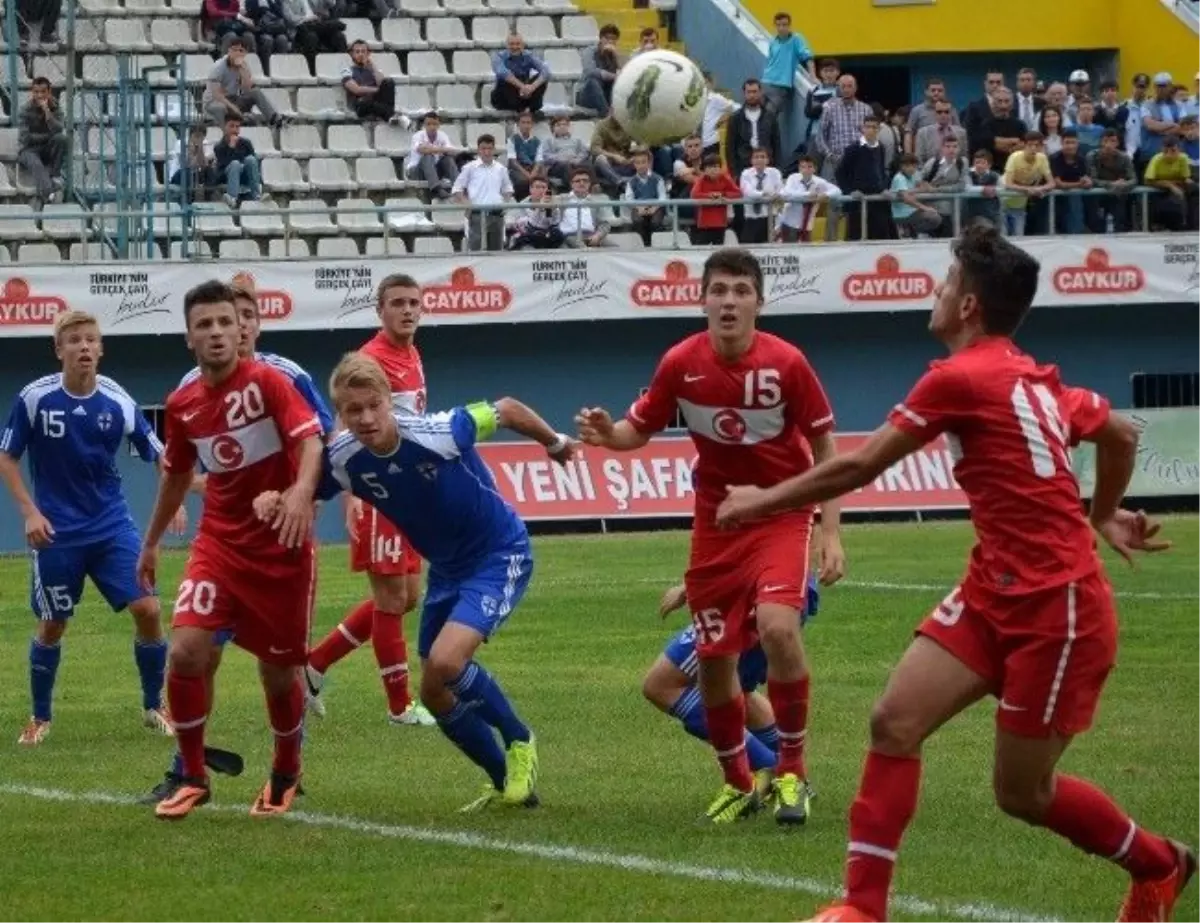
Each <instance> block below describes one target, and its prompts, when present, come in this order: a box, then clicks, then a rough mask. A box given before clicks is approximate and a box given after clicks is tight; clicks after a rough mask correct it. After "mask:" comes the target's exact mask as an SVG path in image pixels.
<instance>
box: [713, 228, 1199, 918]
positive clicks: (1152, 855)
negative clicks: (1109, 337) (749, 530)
mask: <svg viewBox="0 0 1200 923" xmlns="http://www.w3.org/2000/svg"><path fill="white" fill-rule="evenodd" d="M1038 273H1039V266H1038V263H1037V261H1036V260H1034V259H1033V258H1032V257H1030V256H1029V255H1028V254H1026V253H1025V252H1024V251H1022V250H1021V249H1019V248H1018V247H1016V246H1014V245H1013V244H1011V243H1009V242H1008V241H1007V240H1005V238H1004V237H1002V236H1001V235H1000V234H999V232H998V231H996V230H995V229H993V228H990V227H986V228H972V229H970V230H969V231H967V233H966V234H965V235H964V237H963V238H962V240H960V241H958V242H956V243H955V244H954V262H953V265H952V266H951V268H950V271H949V273H948V274H947V276H946V279H945V281H944V282H943V283H942V284H941V285H940V286H939V287H938V290H937V292H936V298H937V301H936V303H935V305H934V308H933V315H932V317H931V319H930V323H929V327H930V330H931V331H932V332H933V334H934V336H936V337H937V338H938V339H940V340H941V341H942V342H943V343H945V344H946V346H947V348H948V349H949V351H950V358H948V359H944V360H940V361H937V362H934V363H932V365H931V366H930V369H929V371H928V372H926V373H925V374H924V375H923V376H922V377H921V379H920V380H919V381H918V382H917V384H916V385H915V386H914V387H913V389H912V391H911V392H910V393H909V395H908V397H907V398H905V400H904V402H903V403H902V404H897V405H896V407H895V409H893V410H892V412H891V413H890V414H889V415H888V419H887V422H886V423H885V424H884V425H883V426H882V427H881V428H880V429H879V430H877V431H876V433H875V435H874V436H872V437H871V439H870V440H868V441H867V442H866V443H865V444H864V445H863V446H862V447H860V448H859V449H857V450H856V451H854V452H851V453H849V454H847V455H843V456H840V457H838V458H835V459H833V460H831V461H829V462H827V463H825V464H821V465H818V466H817V467H815V468H814V469H812V470H811V471H808V472H806V473H805V474H803V475H801V476H799V477H796V478H792V479H790V480H787V481H785V482H783V483H781V484H777V485H775V486H774V487H769V488H767V489H765V490H764V489H762V488H761V487H758V486H746V487H735V488H731V489H730V491H729V496H728V498H727V499H726V500H725V501H724V502H723V503H722V504H721V508H720V510H719V511H718V514H717V518H718V520H719V521H720V522H721V523H723V524H734V523H739V522H744V521H747V520H748V519H752V518H753V517H756V516H762V515H768V514H775V515H777V514H778V512H779V511H783V510H788V509H797V508H804V507H807V506H808V505H809V504H812V503H818V502H820V501H822V500H824V499H826V498H829V497H838V496H841V495H843V494H846V493H848V492H850V491H852V490H855V489H856V488H858V487H862V486H864V485H866V484H869V483H870V482H871V481H872V480H874V479H875V478H876V477H878V476H879V475H880V474H882V473H883V472H884V471H885V470H887V468H888V467H890V466H891V465H893V464H895V463H897V462H898V461H900V460H901V459H902V458H904V457H905V456H906V455H909V454H910V453H912V452H915V451H916V450H917V449H919V448H920V447H921V446H922V445H924V444H926V443H928V442H929V441H931V440H932V439H935V438H937V436H939V435H940V434H942V433H945V434H946V435H947V438H948V439H949V440H950V446H951V452H952V453H954V456H955V458H956V462H955V468H954V474H955V477H956V478H957V479H958V482H959V484H961V485H962V488H963V490H964V491H965V492H966V494H967V498H968V500H969V501H970V505H971V519H972V521H973V522H974V524H975V531H976V535H977V539H978V540H977V542H976V545H975V547H974V549H972V551H971V556H970V560H969V563H968V565H967V573H966V577H965V578H964V579H963V582H962V583H961V584H960V585H959V586H958V587H957V588H956V589H955V590H954V591H953V592H952V593H950V595H949V596H947V597H946V599H945V600H944V601H943V602H942V603H941V604H940V605H939V606H938V607H937V608H936V609H935V610H934V611H933V613H932V614H931V615H930V616H929V617H928V618H927V619H926V620H925V621H924V622H923V623H922V624H921V626H920V628H919V629H918V631H917V637H916V639H915V640H914V641H913V642H912V644H911V645H910V647H909V649H908V651H907V652H906V653H905V655H904V656H903V657H902V658H901V660H900V663H899V665H898V666H897V667H896V669H895V670H894V671H893V672H892V675H891V677H890V679H889V680H888V684H887V688H886V689H885V690H884V693H883V696H882V697H881V698H880V699H879V701H878V702H876V704H875V708H874V710H873V711H872V713H871V722H870V736H871V743H870V750H869V752H868V753H867V760H866V765H865V767H864V769H863V776H862V781H861V783H860V785H859V790H858V797H857V798H856V799H855V801H854V804H853V806H852V807H851V809H850V846H849V856H848V859H847V862H846V895H845V900H844V902H843V903H840V904H838V905H835V906H834V907H832V908H829V909H828V910H826V911H824V912H823V913H822V914H821V915H819V916H818V917H816V919H818V920H848V921H853V920H857V921H863V920H883V919H886V913H887V897H888V888H889V886H890V884H891V879H892V870H893V866H894V864H895V861H896V852H897V850H898V849H899V847H900V840H901V838H902V836H903V835H904V830H905V828H906V827H907V826H908V823H909V821H910V820H911V819H912V816H913V814H914V813H915V812H916V808H917V790H918V786H919V784H920V776H921V745H922V743H923V742H924V740H925V739H926V738H927V737H929V736H930V735H931V734H932V733H933V732H934V731H936V730H937V729H938V728H939V727H941V725H943V724H944V723H945V722H947V721H949V720H950V719H951V718H953V717H954V716H955V715H957V714H958V713H959V712H960V711H962V710H963V709H964V708H966V707H968V706H969V705H971V704H972V703H974V702H976V701H978V700H979V699H981V698H982V697H983V696H985V695H988V694H991V695H994V696H996V697H997V698H998V699H999V708H998V710H997V712H996V747H995V767H994V771H993V785H994V787H995V792H996V801H997V803H998V804H999V806H1000V808H1001V810H1003V811H1004V812H1005V813H1007V814H1010V815H1012V816H1013V817H1016V818H1019V819H1020V820H1023V821H1025V822H1026V823H1029V824H1033V825H1036V826H1042V827H1047V828H1049V829H1050V830H1053V831H1054V832H1055V833H1057V834H1059V835H1060V836H1063V837H1065V838H1066V839H1068V840H1070V841H1071V842H1072V843H1074V844H1075V845H1076V846H1077V847H1079V848H1080V849H1082V850H1084V851H1085V852H1088V853H1092V854H1093V855H1097V856H1103V857H1105V858H1107V859H1109V860H1110V861H1112V862H1115V863H1117V864H1118V865H1120V866H1122V867H1123V868H1125V869H1126V870H1127V871H1128V872H1129V873H1130V875H1131V876H1132V879H1133V883H1132V885H1131V887H1130V890H1129V894H1128V896H1127V897H1126V900H1125V904H1124V906H1123V907H1122V909H1121V915H1120V919H1121V920H1166V919H1169V917H1170V911H1171V909H1172V907H1173V906H1174V904H1175V900H1176V897H1177V896H1178V894H1179V892H1180V891H1181V890H1182V889H1183V887H1184V885H1185V884H1186V883H1187V881H1188V879H1189V878H1190V877H1191V876H1192V874H1193V872H1194V871H1195V867H1196V859H1195V856H1194V854H1193V853H1192V851H1191V850H1190V849H1188V848H1187V847H1185V846H1183V845H1182V844H1180V843H1177V842H1174V841H1172V840H1167V839H1164V838H1163V837H1160V836H1157V835H1155V834H1152V833H1149V832H1147V831H1145V830H1143V829H1141V828H1140V827H1139V826H1138V825H1137V824H1135V823H1134V822H1133V821H1132V820H1130V818H1129V816H1128V815H1127V814H1125V812H1124V811H1122V810H1121V808H1119V807H1118V806H1117V805H1116V804H1115V803H1114V802H1113V801H1112V799H1111V798H1109V796H1108V795H1106V794H1105V793H1104V792H1102V791H1101V790H1100V789H1098V788H1096V787H1095V786H1093V785H1091V784H1090V783H1088V782H1085V781H1083V780H1082V779H1079V778H1076V777H1074V776H1068V775H1065V774H1062V773H1059V772H1057V771H1056V768H1055V767H1056V766H1057V764H1058V761H1059V759H1060V757H1061V756H1062V755H1063V752H1064V751H1065V750H1066V748H1067V746H1068V745H1069V744H1070V742H1071V739H1072V738H1073V737H1074V735H1076V734H1079V733H1080V732H1082V731H1084V730H1086V729H1087V728H1088V726H1089V725H1090V724H1091V721H1092V716H1093V714H1094V712H1095V710H1096V705H1097V702H1098V700H1099V698H1100V690H1101V688H1102V687H1103V685H1104V681H1105V679H1106V678H1107V677H1108V673H1109V670H1110V669H1112V666H1113V662H1114V658H1115V654H1116V649H1117V621H1116V614H1115V609H1114V605H1113V595H1112V589H1111V588H1110V586H1109V584H1108V580H1107V578H1106V577H1105V574H1104V568H1103V565H1102V564H1101V562H1100V558H1099V556H1098V555H1097V553H1096V541H1095V538H1094V536H1093V534H1092V530H1093V528H1094V529H1095V531H1096V532H1099V533H1100V535H1101V536H1102V537H1103V538H1104V540H1105V541H1106V542H1108V544H1109V545H1111V546H1112V547H1113V548H1114V549H1116V551H1117V552H1118V553H1120V554H1121V555H1122V556H1123V557H1124V558H1126V559H1127V560H1129V561H1130V562H1132V554H1133V552H1135V551H1161V550H1163V549H1165V548H1167V547H1169V543H1168V542H1164V541H1160V540H1158V539H1156V538H1155V537H1154V536H1155V535H1156V533H1157V532H1158V528H1159V527H1158V526H1157V525H1156V524H1153V523H1151V522H1150V521H1149V520H1147V519H1146V517H1145V514H1144V513H1131V512H1128V511H1126V510H1122V509H1121V508H1120V503H1121V499H1122V497H1123V495H1124V492H1125V489H1126V487H1127V486H1128V484H1129V478H1130V475H1131V473H1132V471H1133V464H1134V459H1135V456H1136V452H1137V442H1138V433H1137V430H1136V429H1135V428H1134V427H1133V425H1132V424H1131V423H1130V422H1129V421H1127V420H1125V419H1123V418H1122V417H1120V416H1118V415H1116V414H1113V413H1112V412H1111V411H1110V410H1109V404H1108V401H1107V400H1105V399H1104V398H1102V397H1100V396H1099V395H1097V394H1094V393H1092V392H1091V391H1087V390H1084V389H1082V388H1073V387H1069V386H1067V385H1064V384H1063V383H1062V381H1061V380H1060V378H1059V373H1058V369H1057V368H1055V367H1054V366H1043V365H1038V364H1037V363H1036V362H1035V361H1034V360H1033V359H1032V358H1030V357H1029V356H1027V355H1025V354H1024V353H1022V352H1021V351H1020V350H1019V349H1017V347H1016V346H1014V345H1013V342H1012V339H1011V337H1012V335H1013V333H1015V331H1016V330H1017V327H1018V326H1019V325H1020V323H1021V321H1022V320H1023V319H1024V317H1025V315H1026V314H1027V313H1028V311H1029V308H1030V306H1031V305H1032V304H1033V298H1034V295H1035V293H1036V292H1037V283H1038ZM1080 440H1086V441H1088V442H1094V443H1095V444H1096V487H1095V493H1094V495H1093V497H1092V504H1091V522H1090V524H1089V521H1088V518H1087V517H1086V516H1085V515H1084V513H1083V507H1082V503H1081V501H1080V497H1079V485H1078V483H1077V482H1076V480H1075V475H1074V474H1073V473H1072V470H1071V463H1070V459H1069V455H1068V450H1069V447H1070V446H1073V445H1075V444H1077V443H1078V442H1079V441H1080Z"/></svg>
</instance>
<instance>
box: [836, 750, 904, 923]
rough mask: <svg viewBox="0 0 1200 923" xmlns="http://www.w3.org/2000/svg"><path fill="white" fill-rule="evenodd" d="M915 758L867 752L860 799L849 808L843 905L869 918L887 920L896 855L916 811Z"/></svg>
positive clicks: (860, 783) (859, 787) (860, 786)
mask: <svg viewBox="0 0 1200 923" xmlns="http://www.w3.org/2000/svg"><path fill="white" fill-rule="evenodd" d="M920 790H921V760H920V758H919V757H904V756H885V755H884V754H882V753H875V752H873V751H871V752H868V753H867V761H866V765H864V766H863V774H862V781H861V782H859V785H858V796H857V797H856V798H855V799H854V804H852V805H851V806H850V846H849V855H848V856H847V858H846V902H847V903H849V904H851V905H853V906H854V907H857V908H858V909H859V910H861V911H863V912H864V913H867V914H869V915H870V916H871V917H872V918H873V919H876V920H886V919H887V901H888V890H889V889H890V888H891V885H892V872H893V871H894V870H895V867H896V852H897V850H899V848H900V840H901V839H902V838H903V837H904V831H905V829H906V828H907V827H908V824H909V822H910V821H911V820H912V818H913V815H914V814H915V813H916V812H917V796H918V794H919V792H920Z"/></svg>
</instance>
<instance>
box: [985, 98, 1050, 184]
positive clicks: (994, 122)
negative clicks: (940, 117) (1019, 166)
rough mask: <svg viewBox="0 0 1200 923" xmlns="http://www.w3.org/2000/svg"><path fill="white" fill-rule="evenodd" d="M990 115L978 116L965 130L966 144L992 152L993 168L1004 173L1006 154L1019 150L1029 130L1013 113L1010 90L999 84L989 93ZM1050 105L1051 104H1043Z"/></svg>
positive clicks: (1006, 160) (1006, 161) (1048, 106)
mask: <svg viewBox="0 0 1200 923" xmlns="http://www.w3.org/2000/svg"><path fill="white" fill-rule="evenodd" d="M990 105H991V108H990V110H989V112H990V114H988V115H986V116H983V117H980V118H978V119H977V120H976V122H975V127H974V129H971V128H968V129H967V143H969V144H970V145H971V148H972V150H976V151H977V150H979V149H980V148H983V149H984V150H986V151H987V152H988V153H989V154H991V155H992V163H993V164H994V165H995V168H996V170H997V171H998V172H999V173H1001V174H1003V173H1004V169H1005V166H1006V165H1007V163H1008V157H1009V155H1010V154H1012V153H1013V152H1014V151H1019V150H1021V149H1022V147H1023V145H1024V143H1025V141H1024V138H1025V135H1026V134H1027V132H1028V129H1027V128H1026V127H1025V123H1024V122H1022V121H1021V120H1020V119H1019V118H1017V117H1016V116H1014V115H1013V114H1012V93H1011V92H1010V91H1009V90H1007V89H1005V88H1004V87H1000V88H999V89H997V90H996V92H995V93H994V94H993V95H992V98H991V104H990ZM1046 108H1050V104H1049V103H1047V104H1046Z"/></svg>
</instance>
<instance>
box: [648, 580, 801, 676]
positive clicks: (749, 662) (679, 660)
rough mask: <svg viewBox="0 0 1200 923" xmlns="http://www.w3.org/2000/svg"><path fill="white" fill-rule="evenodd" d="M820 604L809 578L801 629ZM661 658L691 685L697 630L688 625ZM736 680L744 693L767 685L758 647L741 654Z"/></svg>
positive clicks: (696, 662)
mask: <svg viewBox="0 0 1200 923" xmlns="http://www.w3.org/2000/svg"><path fill="white" fill-rule="evenodd" d="M820 603H821V590H820V587H819V585H818V584H817V579H816V578H815V577H809V578H808V598H807V600H806V601H805V605H804V611H803V612H802V613H801V614H800V624H801V625H804V624H805V623H806V622H807V621H808V620H809V619H811V618H812V617H813V616H814V615H816V614H817V609H818V608H819V607H820ZM663 656H664V657H666V658H667V660H669V661H671V663H673V664H675V666H676V667H678V668H679V670H680V671H681V672H683V673H684V674H686V675H687V677H688V679H690V680H691V681H692V682H693V683H695V681H696V674H697V672H698V671H699V660H698V658H697V656H696V629H695V628H693V627H692V626H691V625H689V626H688V627H687V628H685V629H683V631H681V632H680V633H679V634H677V635H676V636H675V637H674V638H672V639H671V641H670V643H669V644H668V645H667V647H666V649H665V650H664V651H663ZM738 679H739V681H740V682H741V685H742V691H743V692H753V691H754V690H755V689H757V688H758V687H759V686H761V685H762V684H763V683H765V682H766V681H767V655H766V653H765V652H764V651H763V649H762V646H761V645H759V644H756V645H754V647H752V648H750V650H748V651H743V652H742V655H741V657H739V658H738Z"/></svg>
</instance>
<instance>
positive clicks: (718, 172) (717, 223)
mask: <svg viewBox="0 0 1200 923" xmlns="http://www.w3.org/2000/svg"><path fill="white" fill-rule="evenodd" d="M741 197H742V190H741V189H740V188H738V184H737V183H735V182H734V181H733V179H732V177H730V175H729V174H728V173H726V172H725V171H724V170H723V169H721V158H720V157H716V156H714V155H712V154H709V155H708V156H707V157H705V158H704V163H703V172H702V173H701V175H700V178H699V179H698V180H696V182H695V183H694V184H693V185H692V198H693V199H740V198H741ZM728 227H729V205H728V203H722V204H721V205H701V206H697V207H696V226H695V227H694V228H693V229H692V234H691V238H692V243H693V244H694V245H696V246H698V247H702V246H707V247H719V246H721V245H722V244H724V243H725V231H726V229H728Z"/></svg>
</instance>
